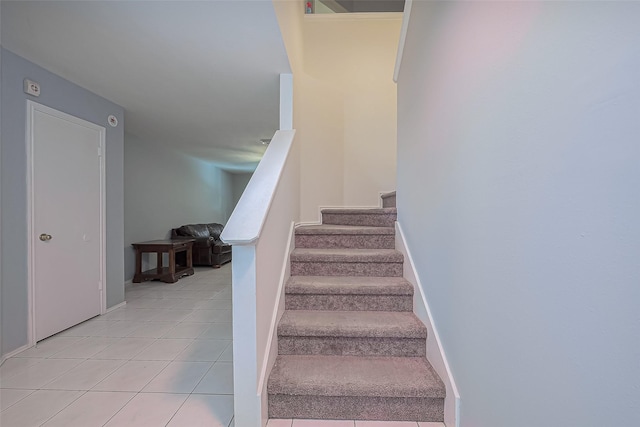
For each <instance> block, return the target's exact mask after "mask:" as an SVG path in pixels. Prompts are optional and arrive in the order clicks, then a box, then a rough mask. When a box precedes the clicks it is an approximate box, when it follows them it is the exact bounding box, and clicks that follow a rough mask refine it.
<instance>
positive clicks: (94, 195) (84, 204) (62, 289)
mask: <svg viewBox="0 0 640 427" xmlns="http://www.w3.org/2000/svg"><path fill="white" fill-rule="evenodd" d="M29 111H30V114H29V116H30V126H31V132H30V137H31V162H32V163H31V165H32V174H31V190H32V198H31V216H32V223H31V249H32V250H31V254H32V259H31V272H32V283H33V284H32V286H33V288H32V289H33V299H32V313H33V318H32V319H33V326H34V331H33V333H34V334H35V341H39V340H41V339H44V338H46V337H48V336H51V335H53V334H55V333H57V332H60V331H62V330H64V329H67V328H69V327H71V326H73V325H76V324H78V323H80V322H83V321H85V320H87V319H89V318H91V317H93V316H96V315H98V314H100V312H101V309H102V279H103V277H102V276H103V268H104V263H103V259H102V258H103V238H104V236H103V191H104V190H103V159H102V150H103V146H104V137H105V129H104V128H102V127H100V126H97V125H94V124H92V123H89V122H86V121H84V120H80V119H78V118H76V117H73V116H69V115H67V114H64V113H61V112H59V111H56V110H53V109H50V108H47V107H44V106H41V105H39V104H35V103H30V104H29Z"/></svg>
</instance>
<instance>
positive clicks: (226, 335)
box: [198, 323, 233, 340]
mask: <svg viewBox="0 0 640 427" xmlns="http://www.w3.org/2000/svg"><path fill="white" fill-rule="evenodd" d="M198 338H199V339H207V340H230V339H233V326H232V325H231V323H211V327H209V329H207V330H206V331H204V332H203V333H202V335H200V336H199V337H198Z"/></svg>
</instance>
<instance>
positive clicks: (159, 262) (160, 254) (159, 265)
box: [156, 252, 163, 274]
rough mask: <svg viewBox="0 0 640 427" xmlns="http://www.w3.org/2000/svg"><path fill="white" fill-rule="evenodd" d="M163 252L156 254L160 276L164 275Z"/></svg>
mask: <svg viewBox="0 0 640 427" xmlns="http://www.w3.org/2000/svg"><path fill="white" fill-rule="evenodd" d="M162 254H163V253H162V252H156V259H157V260H158V261H157V264H158V265H157V268H158V274H162Z"/></svg>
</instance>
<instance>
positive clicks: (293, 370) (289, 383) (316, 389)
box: [267, 355, 445, 398]
mask: <svg viewBox="0 0 640 427" xmlns="http://www.w3.org/2000/svg"><path fill="white" fill-rule="evenodd" d="M267 387H268V393H269V394H270V395H275V394H287V395H314V396H361V397H432V398H444V397H445V388H444V385H443V384H442V381H441V380H440V379H439V378H438V376H437V374H436V373H435V371H434V370H433V368H432V367H431V365H430V364H429V362H428V361H427V359H426V358H424V357H357V356H307V355H280V356H278V358H277V359H276V364H275V366H274V367H273V370H272V371H271V376H270V378H269V383H268V386H267Z"/></svg>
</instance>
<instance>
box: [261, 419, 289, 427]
mask: <svg viewBox="0 0 640 427" xmlns="http://www.w3.org/2000/svg"><path fill="white" fill-rule="evenodd" d="M292 423H293V420H285V419H281V418H272V419H270V420H269V421H268V422H267V427H291V424H292Z"/></svg>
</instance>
